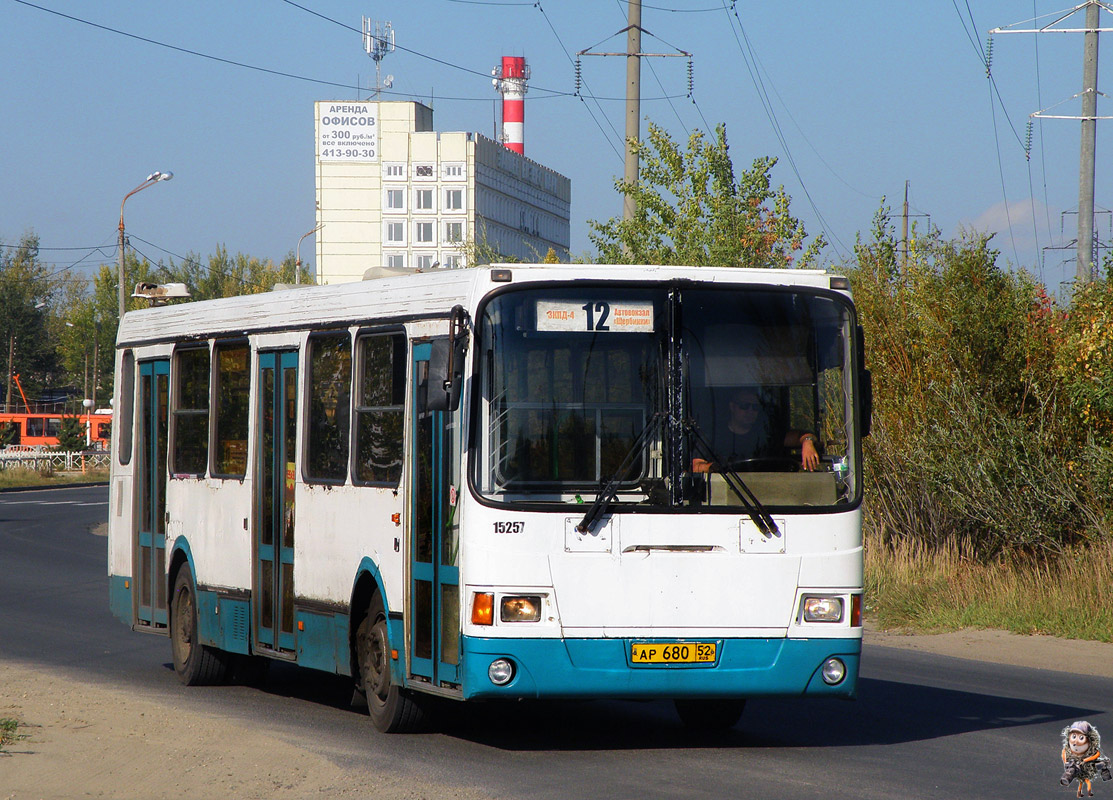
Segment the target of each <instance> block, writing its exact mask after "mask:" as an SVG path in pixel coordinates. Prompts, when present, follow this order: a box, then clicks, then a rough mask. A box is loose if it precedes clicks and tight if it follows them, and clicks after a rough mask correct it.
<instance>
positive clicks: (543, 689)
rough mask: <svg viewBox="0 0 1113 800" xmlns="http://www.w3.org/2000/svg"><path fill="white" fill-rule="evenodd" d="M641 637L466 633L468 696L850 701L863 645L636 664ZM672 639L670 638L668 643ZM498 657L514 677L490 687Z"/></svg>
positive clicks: (748, 647) (738, 651)
mask: <svg viewBox="0 0 1113 800" xmlns="http://www.w3.org/2000/svg"><path fill="white" fill-rule="evenodd" d="M635 641H637V642H643V641H653V640H644V639H501V638H500V639H483V638H477V637H470V636H465V637H463V641H462V650H463V659H462V662H463V671H464V675H463V685H464V697H465V698H466V699H496V698H503V699H519V698H537V699H545V698H554V699H555V698H566V699H586V698H603V697H609V698H638V699H646V698H659V697H664V698H678V697H686V698H717V697H722V698H727V697H733V698H743V697H760V696H797V695H804V694H806V695H816V696H827V697H843V698H852V697H854V694H855V691H856V688H857V683H858V662H859V659H860V657H861V652H862V640H861V639H859V638H848V639H784V638H777V639H714V638H710V639H701V638H699V637H693V638H692V639H691V640H690V641H715V642H717V644H718V646H717V659H716V661H715V662H714V663H710V664H677V665H668V666H663V665H652V666H650V665H634V664H632V663H631V661H630V644H631V643H632V642H635ZM669 641H670V642H671V641H676V640H669ZM832 656H834V657H837V658H839V659H841V660H842V662H843V663H844V664H845V665H846V677H845V678H843V680H842V681H840V682H839V683H838V684H837V685H835V686H829V685H827V684H826V683H824V681H823V679H822V678H821V677H820V675H819V669H820V666H821V665H822V664H823V662H824V661H825V660H826V659H828V658H830V657H832ZM497 658H506V659H509V660H510V661H511V662H512V663H513V664H514V677H513V678H512V679H511V681H510V682H509V683H507V684H506V685H505V686H496V685H495V684H493V683H492V682H491V680H490V678H489V677H488V676H487V668H488V667H489V666H490V664H491V662H492V661H494V660H495V659H497Z"/></svg>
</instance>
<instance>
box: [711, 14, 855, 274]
mask: <svg viewBox="0 0 1113 800" xmlns="http://www.w3.org/2000/svg"><path fill="white" fill-rule="evenodd" d="M723 10H724V11H726V12H727V21H728V22H729V23H730V29H731V33H733V34H734V41H735V44H737V45H738V49H739V51H740V52H741V53H742V60H743V62H744V63H745V65H746V71H747V72H749V74H750V80H751V81H752V82H753V84H754V88H755V89H756V90H757V93H758V99H759V100H760V101H761V105H762V108H763V109H764V110H765V115H766V117H767V118H768V119H769V122H770V124H771V125H772V127H773V133H774V135H775V136H776V137H777V140H778V141H779V142H780V144H781V148H782V149H783V150H784V153H785V157H786V158H787V159H788V164H789V167H790V169H791V170H792V172H793V174H794V175H796V180H797V181H798V182H799V184H800V188H801V190H803V192H804V196H805V197H806V198H807V200H808V204H809V205H810V206H811V209H812V212H813V213H814V214H815V216H816V219H817V220H818V221H819V225H820V227H821V228H822V229H823V231H824V232H825V233H826V234H827V235H828V236H829V237H830V239H831V245H832V246H833V247H834V248H835V250H836V251H838V253H839V257H840V258H846V257H847V256H846V252H845V251H846V247H845V245H843V244H842V241H841V240H840V239H839V238H838V237H837V236H836V235H835V234H834V233H833V232H832V231H831V229H830V227H829V226H828V225H827V221H826V219H825V218H824V216H823V213H822V212H821V211H820V210H819V207H818V206H817V205H816V203H815V200H814V199H813V198H812V196H811V192H809V191H808V187H807V185H806V184H805V183H804V178H803V176H802V175H801V174H800V170H799V169H798V168H797V166H796V160H795V159H794V158H793V156H792V150H791V149H790V148H789V146H788V140H787V139H786V138H785V135H784V131H783V130H782V129H781V124H780V122H779V121H778V120H777V115H776V113H775V112H774V111H773V105H772V103H771V101H770V100H769V93H768V90H766V88H765V82H764V81H763V80H762V79H761V73H760V70H759V64H758V61H757V55H756V54H755V53H754V51H753V46H752V45H751V44H750V40H749V37H748V36H747V35H746V29H745V27H743V25H742V19H741V17H739V16H738V10H737V9H736V8H733V4H732V5H731V8H728V7H727V0H723ZM732 12H733V13H732ZM735 21H737V23H738V31H741V34H742V35H741V38H740V37H739V34H738V31H736V30H735ZM743 41H745V43H746V44H745V46H743V44H742V42H743ZM751 59H753V65H752V66H751V64H750V60H751Z"/></svg>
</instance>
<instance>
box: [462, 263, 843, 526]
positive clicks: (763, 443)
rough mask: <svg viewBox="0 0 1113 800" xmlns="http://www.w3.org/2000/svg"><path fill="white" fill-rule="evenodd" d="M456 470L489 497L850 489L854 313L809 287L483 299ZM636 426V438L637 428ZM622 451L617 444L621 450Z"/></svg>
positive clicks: (832, 500)
mask: <svg viewBox="0 0 1113 800" xmlns="http://www.w3.org/2000/svg"><path fill="white" fill-rule="evenodd" d="M479 322H480V324H479V326H478V328H479V347H478V351H477V355H478V357H479V360H480V363H479V380H480V386H481V391H480V409H479V414H480V419H479V422H480V425H479V430H481V431H484V434H483V435H482V436H481V437H479V447H478V449H477V451H476V453H475V454H474V461H473V480H474V483H475V486H476V488H477V489H478V491H479V493H480V495H481V496H482V497H484V498H486V499H487V500H490V501H494V502H503V503H531V504H532V503H560V504H576V505H579V504H581V503H589V502H591V500H592V499H593V498H594V497H595V495H596V493H597V492H599V491H600V490H601V489H602V487H604V486H607V485H609V486H611V487H612V488H613V491H614V504H613V505H614V506H615V507H617V508H621V507H623V506H624V505H625V506H628V505H630V504H635V505H639V506H645V507H658V508H668V507H691V506H705V507H710V508H715V507H721V508H723V509H729V508H731V507H735V508H734V510H736V511H737V510H738V509H737V506H740V505H746V501H744V500H742V499H741V498H740V497H739V496H738V492H737V490H734V489H732V488H731V483H733V481H732V480H731V478H732V477H737V478H739V479H741V481H742V482H743V483H744V484H745V485H746V487H747V488H748V489H749V490H750V491H752V493H753V495H754V496H755V497H756V498H757V500H758V501H759V502H760V503H761V504H763V505H767V506H771V507H800V506H833V505H836V504H844V503H849V502H854V501H856V500H857V498H858V492H859V490H858V486H859V484H860V481H859V480H858V477H857V473H858V465H857V464H856V459H857V456H856V453H857V448H856V447H855V436H856V432H855V424H854V403H853V401H852V389H853V381H852V376H853V374H854V371H853V369H852V368H851V359H852V354H853V347H852V343H853V341H854V338H853V335H852V334H853V331H854V327H853V325H854V318H853V311H852V308H851V306H850V304H849V301H847V300H846V299H845V298H843V297H842V296H840V295H837V294H835V293H826V292H824V293H819V292H816V291H815V290H786V289H782V288H770V287H753V286H716V287H714V288H694V287H691V286H681V287H671V288H670V287H653V288H647V287H644V286H625V287H616V286H614V285H613V284H612V285H609V286H601V285H596V286H579V285H577V286H575V287H562V288H545V289H529V288H525V289H522V290H516V291H511V292H506V293H504V294H501V295H498V296H496V297H495V298H493V299H492V300H491V301H490V302H489V303H487V305H486V306H485V307H484V309H483V310H482V312H481V315H480V321H479ZM643 434H646V435H643ZM632 451H633V452H632Z"/></svg>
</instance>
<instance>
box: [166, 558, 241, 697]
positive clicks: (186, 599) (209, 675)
mask: <svg viewBox="0 0 1113 800" xmlns="http://www.w3.org/2000/svg"><path fill="white" fill-rule="evenodd" d="M197 639H198V636H197V591H196V589H195V588H194V585H193V572H192V571H191V570H190V568H189V565H188V564H183V565H182V568H181V569H180V570H178V577H177V578H175V580H174V593H173V595H172V596H171V601H170V649H171V650H172V652H173V655H174V671H175V672H176V673H178V678H179V679H180V680H181V682H182V683H184V684H185V685H186V686H210V685H212V684H216V683H223V682H224V680H225V678H226V677H227V676H228V657H227V654H226V653H223V652H221V651H220V650H217V649H216V648H214V647H209V646H207V645H202V644H198V642H197Z"/></svg>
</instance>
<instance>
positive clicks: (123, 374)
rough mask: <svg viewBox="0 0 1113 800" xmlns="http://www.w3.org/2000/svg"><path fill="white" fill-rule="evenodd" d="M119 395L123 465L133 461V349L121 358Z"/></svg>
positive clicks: (121, 460)
mask: <svg viewBox="0 0 1113 800" xmlns="http://www.w3.org/2000/svg"><path fill="white" fill-rule="evenodd" d="M117 396H118V397H119V399H120V408H119V414H118V418H119V420H120V449H119V451H118V458H119V459H120V464H121V465H123V464H129V463H131V432H132V424H133V420H132V413H133V411H134V403H135V354H134V353H132V351H131V350H125V351H124V355H123V358H122V359H121V360H120V391H119V392H117Z"/></svg>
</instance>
